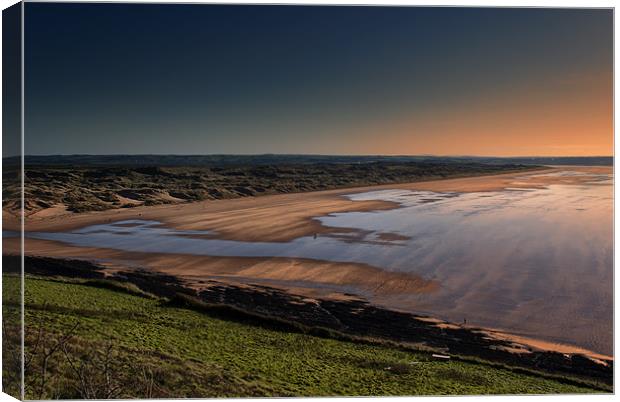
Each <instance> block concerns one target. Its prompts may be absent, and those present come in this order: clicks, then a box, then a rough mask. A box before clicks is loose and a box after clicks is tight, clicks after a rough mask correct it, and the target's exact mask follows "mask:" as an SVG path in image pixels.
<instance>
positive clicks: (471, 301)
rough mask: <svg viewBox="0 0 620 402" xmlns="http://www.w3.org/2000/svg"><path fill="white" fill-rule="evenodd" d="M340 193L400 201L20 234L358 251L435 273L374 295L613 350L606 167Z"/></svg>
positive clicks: (224, 248) (216, 248) (243, 251)
mask: <svg viewBox="0 0 620 402" xmlns="http://www.w3.org/2000/svg"><path fill="white" fill-rule="evenodd" d="M557 174H559V175H562V174H567V175H572V174H583V173H575V172H570V171H567V172H558V173H557ZM348 197H349V198H351V199H352V200H386V201H395V202H397V203H398V204H400V208H396V209H392V210H385V211H373V212H347V213H337V214H331V215H328V216H322V217H317V218H316V219H318V220H319V221H321V223H322V224H323V225H326V226H330V227H335V228H343V231H342V233H336V234H330V235H319V236H316V237H315V236H308V237H301V238H297V239H294V240H292V241H290V242H287V243H268V242H241V241H232V240H222V239H218V238H217V233H215V232H210V231H183V230H174V229H170V228H167V227H164V226H162V225H160V224H159V222H156V221H144V220H131V221H122V222H115V223H111V224H103V225H94V226H89V227H85V228H82V229H79V230H74V231H71V232H67V233H47V232H28V233H26V236H27V237H29V238H34V239H45V240H56V241H61V242H64V243H68V244H71V245H76V246H86V247H105V248H113V249H118V250H125V251H136V252H154V253H175V254H192V255H209V256H252V257H300V258H312V259H320V260H330V261H342V262H359V263H366V264H369V265H373V266H375V267H379V268H381V269H384V270H388V271H400V272H409V273H413V274H416V275H419V276H421V277H423V278H425V279H432V280H435V281H437V282H438V283H439V284H440V287H439V290H438V291H436V292H433V293H425V294H405V295H403V294H399V295H382V296H380V297H374V298H373V296H372V295H367V296H370V298H371V300H373V301H375V302H377V303H380V304H384V305H388V306H391V307H395V308H400V309H403V310H409V311H415V312H424V313H430V314H434V315H437V316H440V317H442V318H445V319H448V320H451V321H457V322H462V321H463V320H464V319H466V320H467V323H468V324H472V325H480V326H489V327H495V328H502V329H506V330H510V331H513V332H516V333H519V334H524V335H530V336H538V337H542V338H546V339H548V340H553V341H557V342H563V343H572V344H576V345H580V346H584V347H587V348H589V349H593V350H595V351H598V352H601V353H606V354H611V353H612V344H613V336H612V321H613V315H612V312H613V227H612V213H613V211H612V208H613V187H612V177H611V175H600V174H597V175H592V177H591V181H589V182H585V183H581V184H571V185H550V186H548V187H547V188H543V189H507V190H503V191H496V192H477V193H436V192H430V191H409V190H382V191H371V192H365V193H358V194H351V195H349V196H348ZM345 229H346V230H345ZM351 229H354V230H351Z"/></svg>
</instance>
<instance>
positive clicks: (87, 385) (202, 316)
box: [3, 275, 596, 399]
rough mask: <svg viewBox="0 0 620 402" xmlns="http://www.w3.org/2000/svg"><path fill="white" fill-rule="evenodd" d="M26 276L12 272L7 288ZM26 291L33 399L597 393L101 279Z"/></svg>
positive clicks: (43, 282)
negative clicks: (271, 322)
mask: <svg viewBox="0 0 620 402" xmlns="http://www.w3.org/2000/svg"><path fill="white" fill-rule="evenodd" d="M17 281H19V278H17V277H15V276H11V275H5V276H4V280H3V287H4V289H7V288H10V287H11V286H15V284H16V283H17ZM25 289H26V294H25V303H26V361H27V365H26V374H27V379H26V398H30V399H46V398H109V397H113V398H130V397H216V396H217V397H223V396H321V395H437V394H489V393H493V394H498V393H500V394H506V393H510V394H512V393H559V392H562V393H580V392H596V389H593V388H590V387H588V386H587V385H586V384H583V385H578V384H567V383H563V382H561V381H556V380H553V379H550V378H545V377H542V376H537V375H534V374H528V373H521V372H516V371H514V370H508V369H503V368H499V367H493V366H490V365H486V364H482V363H476V362H467V361H459V360H450V361H439V360H436V359H433V358H432V356H431V354H430V353H428V352H424V351H412V350H405V349H403V348H398V347H396V346H390V345H388V344H384V345H381V344H370V343H367V342H355V341H346V340H339V339H330V338H326V337H319V336H314V335H311V334H307V333H302V332H294V331H285V330H282V329H277V328H275V327H274V328H270V327H269V326H268V325H260V326H259V325H250V324H248V323H245V322H243V321H240V320H238V319H237V320H228V319H226V318H225V316H224V315H223V314H222V311H220V312H219V314H212V312H209V311H196V310H199V309H196V308H195V307H196V306H191V305H188V301H187V299H183V300H184V301H183V300H181V301H183V302H180V301H179V300H176V301H173V302H171V301H169V300H165V299H159V298H153V297H152V296H150V295H140V294H139V293H137V292H135V289H133V288H132V289H128V288H124V287H123V286H110V285H109V284H108V283H106V284H105V285H104V286H102V285H101V281H100V280H89V281H87V283H83V284H79V283H72V282H70V281H63V280H58V279H43V278H37V277H27V279H26V284H25ZM127 290H129V291H131V292H132V293H133V294H132V293H127ZM192 308H193V309H192ZM7 330H10V329H5V337H6V336H7V335H9V338H10V335H11V334H12V333H13V332H10V331H9V333H6V331H7ZM5 370H6V368H5Z"/></svg>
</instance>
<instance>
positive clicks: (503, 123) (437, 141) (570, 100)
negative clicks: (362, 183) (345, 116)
mask: <svg viewBox="0 0 620 402" xmlns="http://www.w3.org/2000/svg"><path fill="white" fill-rule="evenodd" d="M439 109H440V110H437V109H435V110H433V111H432V112H429V113H426V114H420V113H418V114H417V115H416V114H415V113H414V114H413V117H403V118H400V119H397V121H390V122H382V123H377V124H374V125H372V127H365V128H363V129H361V130H357V132H356V134H357V135H356V136H357V138H358V139H359V142H358V145H357V148H358V150H359V151H360V153H371V154H372V153H374V154H392V155H394V154H400V155H404V154H408V155H420V154H432V155H472V156H473V155H476V156H609V155H613V91H612V73H611V72H610V71H609V72H603V73H600V72H599V73H595V74H584V75H582V76H579V77H564V78H562V79H558V80H557V82H555V83H550V84H549V85H547V86H545V87H536V88H520V89H517V90H515V91H512V92H511V93H505V92H504V93H496V94H493V95H491V96H480V98H479V99H475V100H472V102H471V103H467V104H457V105H446V106H445V107H442V108H439Z"/></svg>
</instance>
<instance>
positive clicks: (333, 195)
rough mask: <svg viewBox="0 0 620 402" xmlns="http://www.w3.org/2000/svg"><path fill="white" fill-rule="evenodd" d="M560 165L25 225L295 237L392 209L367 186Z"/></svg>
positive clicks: (528, 180) (548, 180)
mask: <svg viewBox="0 0 620 402" xmlns="http://www.w3.org/2000/svg"><path fill="white" fill-rule="evenodd" d="M571 169H573V170H575V171H577V172H579V171H587V172H594V173H596V172H611V168H610V167H572V168H571ZM559 170H560V168H547V169H541V170H537V171H531V172H518V173H505V174H497V175H491V176H477V177H466V178H457V179H446V180H432V181H421V182H416V183H403V184H388V185H381V186H372V187H354V188H345V189H337V190H327V191H317V192H310V193H294V194H278V195H266V196H261V197H248V198H237V199H232V200H212V201H204V202H194V203H187V204H176V205H158V206H147V207H144V206H140V207H135V208H126V209H121V210H119V209H114V210H108V211H101V212H87V213H80V214H75V213H71V212H66V211H65V210H64V209H63V208H62V206H56V207H54V208H50V209H48V210H43V211H41V212H39V213H36V214H33V215H31V216H29V217H27V219H26V223H25V226H26V227H25V230H26V231H52V232H53V231H66V230H71V229H76V228H80V227H84V226H89V225H94V224H100V223H107V222H113V221H120V220H127V219H147V220H156V221H159V222H162V223H164V224H165V225H168V226H170V227H172V228H175V229H183V230H213V231H216V232H217V233H218V238H222V239H230V240H242V241H272V242H273V241H288V240H291V239H293V238H296V237H300V236H307V235H312V234H313V233H327V232H330V231H332V229H330V228H327V227H324V226H321V225H320V224H319V223H318V222H317V221H316V220H313V219H312V218H314V217H316V216H322V215H327V214H331V213H339V212H352V211H372V210H381V209H391V208H396V207H398V204H395V203H391V202H385V201H351V200H349V199H346V198H344V197H343V195H346V194H354V193H361V192H366V191H371V190H386V189H395V188H398V189H404V190H428V191H455V192H479V191H498V190H502V189H505V188H542V187H544V186H548V185H550V184H562V183H564V184H570V183H576V182H578V181H579V180H582V179H583V178H580V177H579V176H575V177H558V176H553V175H552V174H553V173H555V172H558V171H559ZM19 226H20V222H19V218H18V217H16V216H12V215H9V214H6V213H5V217H4V229H5V230H19Z"/></svg>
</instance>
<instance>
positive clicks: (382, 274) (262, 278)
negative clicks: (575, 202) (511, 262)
mask: <svg viewBox="0 0 620 402" xmlns="http://www.w3.org/2000/svg"><path fill="white" fill-rule="evenodd" d="M570 169H571V170H574V171H575V172H580V171H587V172H590V173H601V174H604V173H610V172H611V171H612V168H611V167H572V168H570ZM560 170H566V168H565V167H563V168H561V169H560V168H549V169H544V170H539V171H535V172H519V173H508V174H501V175H494V176H480V177H471V178H459V179H449V180H435V181H428V182H418V183H409V184H391V185H385V186H373V187H360V188H354V189H339V190H329V191H321V192H315V193H299V194H286V195H274V196H262V197H257V198H240V199H234V200H218V201H207V202H198V203H192V204H182V205H165V206H154V207H136V208H130V209H124V210H110V211H104V212H93V213H84V214H71V213H66V212H63V209H62V208H60V207H58V208H55V209H54V211H48V213H46V214H44V215H39V217H37V216H33V217H29V218H28V219H27V221H26V230H29V231H66V230H70V229H75V228H79V227H83V226H88V225H92V224H98V223H107V222H110V221H118V220H126V219H149V220H158V221H161V222H163V223H164V224H166V225H167V226H170V227H173V228H176V229H182V230H214V231H216V232H217V237H219V238H223V239H230V240H243V241H258V240H260V241H272V242H273V241H289V240H291V239H293V238H297V237H300V236H308V235H312V234H314V233H332V232H334V231H338V232H342V229H333V228H328V227H324V226H322V225H321V224H320V222H319V221H317V220H315V219H313V218H314V217H316V216H322V215H326V214H329V213H335V212H349V211H369V210H379V209H392V208H397V207H398V204H395V203H391V202H384V201H351V200H349V199H346V198H344V197H342V196H343V195H345V194H352V193H358V192H366V191H369V190H379V189H394V188H398V189H413V190H429V191H455V192H480V191H498V190H502V189H506V188H544V187H545V186H548V185H550V184H578V183H579V182H580V180H583V178H580V177H579V176H568V177H566V176H556V175H554V174H555V173H557V172H559V171H560ZM16 222H17V220H14V221H13V222H12V223H10V224H9V225H5V230H7V229H8V230H15V229H18V227H19V226H18V225H17V223H16ZM4 244H5V246H4V250H5V252H18V251H19V241H18V239H8V238H7V239H4ZM26 253H27V254H30V255H41V256H54V257H66V258H81V259H88V260H96V261H98V262H101V263H103V264H104V265H106V266H108V267H110V268H111V269H114V268H115V267H116V268H119V269H120V268H122V269H126V268H127V267H144V268H148V269H152V270H155V271H159V272H163V273H168V274H172V275H175V276H179V277H182V278H184V279H185V280H186V281H187V283H188V284H190V285H193V286H196V287H199V286H200V282H201V281H202V280H203V279H205V278H210V277H212V278H217V280H220V281H228V282H231V283H267V284H269V285H270V286H274V287H279V288H282V289H286V290H289V291H292V292H295V293H300V294H305V295H308V296H311V297H335V298H338V297H343V294H344V293H354V294H359V295H360V296H362V297H365V296H372V297H373V298H375V299H376V300H377V301H378V302H380V301H381V299H383V300H384V301H386V300H389V299H393V298H394V297H395V298H398V296H399V295H411V294H416V293H426V292H433V291H435V290H436V289H437V288H438V287H439V286H440V285H441V284H438V283H437V282H434V281H429V280H425V279H423V278H421V277H419V276H416V275H411V274H406V273H391V272H386V271H383V270H381V269H379V268H376V267H372V266H369V265H365V264H355V263H334V262H329V261H317V260H307V259H296V258H246V257H204V256H190V255H178V254H156V253H151V254H144V253H132V252H123V251H117V250H110V249H100V248H84V247H72V246H68V245H65V244H62V243H56V242H51V241H44V240H33V239H27V240H26ZM346 297H349V296H346ZM542 332H544V331H542ZM523 339H524V338H520V340H523ZM553 345H560V346H553ZM544 347H545V348H553V349H554V350H559V351H563V350H573V351H574V350H576V349H574V347H572V346H567V345H561V344H557V343H554V342H547V343H544ZM567 348H569V349H567ZM570 348H573V349H570ZM579 350H582V349H579ZM562 353H564V352H562ZM566 353H570V352H566Z"/></svg>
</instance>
